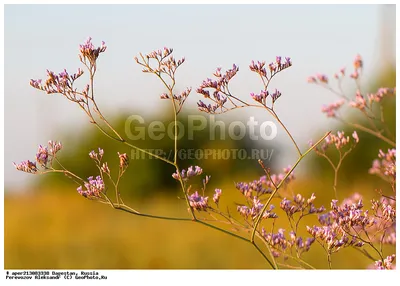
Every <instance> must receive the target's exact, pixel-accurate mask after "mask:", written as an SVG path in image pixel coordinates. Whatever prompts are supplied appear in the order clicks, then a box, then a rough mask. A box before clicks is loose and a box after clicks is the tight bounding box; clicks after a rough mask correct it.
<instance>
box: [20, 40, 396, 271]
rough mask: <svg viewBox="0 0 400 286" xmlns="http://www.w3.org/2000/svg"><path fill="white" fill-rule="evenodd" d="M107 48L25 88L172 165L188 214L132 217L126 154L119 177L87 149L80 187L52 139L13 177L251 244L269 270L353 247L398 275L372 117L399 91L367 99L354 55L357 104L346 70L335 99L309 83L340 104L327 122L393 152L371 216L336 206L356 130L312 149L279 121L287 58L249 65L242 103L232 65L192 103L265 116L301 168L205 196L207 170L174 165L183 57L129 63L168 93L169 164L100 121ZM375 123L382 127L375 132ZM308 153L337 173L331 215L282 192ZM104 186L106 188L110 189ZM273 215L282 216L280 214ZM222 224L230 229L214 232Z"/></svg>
mask: <svg viewBox="0 0 400 286" xmlns="http://www.w3.org/2000/svg"><path fill="white" fill-rule="evenodd" d="M106 50H107V46H106V45H105V43H104V42H102V43H101V45H100V46H99V47H96V46H95V45H94V44H93V43H92V40H91V38H89V39H88V40H87V41H86V42H85V43H84V44H83V45H80V46H79V59H80V62H81V63H82V65H83V67H84V69H85V70H83V69H81V68H79V69H78V71H77V72H76V73H74V74H70V73H68V72H67V71H66V70H64V71H62V72H60V73H55V72H52V71H47V76H48V79H47V80H46V81H44V82H43V81H42V80H33V79H32V80H31V81H30V85H31V86H32V87H33V88H35V89H38V90H41V91H44V92H46V93H48V94H59V95H61V96H63V97H65V98H66V99H67V100H69V101H72V102H74V103H75V104H77V105H78V106H79V107H80V109H82V110H83V111H84V112H85V114H86V115H87V116H88V118H89V122H90V123H92V124H94V125H95V126H96V128H98V129H99V130H100V131H101V132H102V133H103V134H104V135H105V136H107V137H108V138H110V139H112V140H115V141H117V142H119V143H121V144H124V145H126V146H128V147H130V148H133V149H135V150H136V151H139V152H143V153H145V154H147V155H149V156H151V157H153V158H155V159H158V160H161V161H163V162H164V163H166V164H169V165H171V166H173V167H174V169H175V172H174V173H173V174H172V175H171V176H172V179H174V180H176V181H177V183H178V185H179V188H180V190H181V196H182V199H183V200H184V201H185V202H186V207H187V210H188V216H187V217H167V216H161V215H158V214H150V213H142V212H139V211H137V210H136V209H135V207H134V206H128V205H127V204H125V203H124V201H123V199H122V194H121V193H122V192H121V190H120V187H119V182H120V180H121V178H122V177H123V175H124V174H125V173H126V172H128V171H129V170H128V167H129V161H130V159H129V157H128V156H127V154H125V153H123V154H121V153H117V154H116V155H115V160H118V161H119V167H118V170H111V169H110V168H109V165H108V162H105V161H104V159H103V156H104V152H105V151H104V150H103V149H101V148H98V149H97V151H95V150H93V151H90V152H89V153H88V156H89V158H90V159H91V160H92V161H93V163H94V164H95V166H96V167H97V170H98V172H97V173H96V174H93V175H92V176H90V177H89V178H87V179H84V178H81V177H80V176H79V175H78V174H75V173H73V172H72V171H70V170H67V169H66V168H65V167H64V166H63V164H62V162H60V160H59V159H58V158H57V153H58V152H59V151H61V149H62V147H63V146H62V145H61V143H60V142H54V141H49V142H48V146H39V148H38V151H37V154H36V160H35V162H33V161H29V160H27V161H24V162H22V163H19V164H15V163H14V166H15V167H16V169H17V170H19V171H23V172H27V173H32V174H47V173H62V174H64V175H66V176H67V177H69V178H70V179H71V180H73V181H74V182H75V183H76V184H77V189H76V190H77V193H78V194H80V195H81V196H82V197H84V198H86V199H90V200H95V201H98V202H101V203H104V204H107V205H109V206H111V207H112V208H114V209H115V210H119V211H124V212H127V213H129V214H131V215H135V216H143V217H149V218H153V219H164V220H175V221H182V222H192V223H197V224H201V225H203V226H205V227H209V228H212V229H215V230H217V231H220V232H223V233H225V234H228V235H230V236H232V237H234V238H237V239H240V240H241V241H243V242H246V243H248V244H251V245H252V246H253V247H254V248H255V249H256V250H257V251H258V252H259V253H260V255H261V256H262V257H263V258H264V259H265V261H266V263H267V265H268V267H270V268H273V269H279V268H293V267H294V268H307V269H313V268H314V267H313V266H312V265H310V264H309V263H308V262H307V261H305V260H304V259H303V254H304V253H305V252H308V251H309V250H310V248H312V247H317V246H318V245H320V246H321V247H322V248H323V249H324V250H325V252H326V254H327V261H328V265H329V267H331V265H332V264H331V258H332V254H333V253H335V252H338V251H340V250H341V249H343V248H345V247H353V248H356V249H358V250H359V251H360V253H362V254H364V255H365V256H366V257H367V258H368V259H371V260H372V262H373V263H374V265H375V266H374V267H375V268H377V269H392V268H393V267H394V266H393V262H394V259H395V255H394V254H390V255H387V254H384V253H383V250H382V245H383V244H395V242H396V237H395V223H396V207H395V181H396V176H395V174H396V167H395V161H396V154H395V142H394V137H393V136H392V135H391V134H390V132H389V130H388V129H387V128H384V127H382V126H384V125H385V121H384V118H383V113H381V115H380V117H379V116H376V117H375V115H374V111H375V110H376V109H377V106H378V105H380V102H381V100H382V99H383V98H384V97H386V96H391V95H393V94H394V93H395V89H388V88H383V89H380V90H378V92H377V93H375V94H369V95H363V94H362V93H361V91H360V87H359V77H360V74H361V71H362V67H363V62H362V60H361V58H360V57H359V56H358V57H357V58H356V60H355V61H354V72H353V73H352V74H351V75H350V78H352V79H354V80H355V81H356V84H357V86H358V88H359V90H358V91H357V92H356V94H355V97H354V98H353V99H351V98H350V97H348V96H347V95H345V94H344V93H343V92H342V89H341V85H340V83H341V81H342V79H343V78H344V77H345V70H344V69H342V70H341V71H340V73H339V74H338V75H335V79H336V80H337V81H338V82H339V85H338V86H339V91H335V90H333V88H331V87H330V86H329V84H328V82H329V80H328V77H327V76H325V75H317V76H314V77H310V78H309V80H308V81H309V82H311V83H315V84H318V85H322V86H323V87H325V88H328V89H330V90H332V91H334V92H335V93H336V94H337V95H339V96H340V98H341V99H340V101H337V102H335V103H333V104H330V105H328V106H325V107H323V109H322V111H323V112H324V113H326V114H327V116H328V117H332V118H335V119H339V120H341V121H343V122H345V123H347V124H349V125H350V126H352V127H354V128H355V129H358V130H360V131H364V132H368V133H370V134H373V135H375V136H376V137H378V138H380V139H381V140H383V141H384V142H385V143H387V144H389V145H390V148H392V149H389V150H388V151H387V153H385V152H384V151H382V150H379V153H378V154H379V155H378V157H379V159H377V160H376V161H374V163H373V165H372V167H371V169H370V173H371V174H375V175H378V176H380V177H382V178H383V179H384V180H385V181H387V182H389V183H390V184H391V186H392V190H393V195H391V196H384V195H383V194H381V198H380V199H379V200H373V201H372V202H371V209H370V210H365V209H364V204H363V202H362V198H361V197H359V198H356V199H355V198H352V199H348V200H345V201H344V202H343V203H339V201H338V192H337V180H338V171H339V168H340V166H341V164H342V162H343V160H344V159H345V157H346V156H347V155H348V154H349V153H350V152H351V151H352V150H353V149H354V148H356V145H357V143H358V142H359V137H358V134H357V132H356V131H354V132H353V133H352V134H351V135H348V134H345V133H344V132H343V131H338V132H331V131H329V132H326V134H324V135H323V136H322V137H320V138H318V139H317V140H315V143H310V144H309V146H307V145H306V144H299V143H298V142H296V140H295V139H294V138H293V136H292V134H291V133H290V132H289V130H288V129H287V127H286V125H285V124H284V123H283V122H282V121H281V119H280V117H279V115H278V111H277V110H278V100H279V98H280V97H281V96H284V95H283V94H282V93H281V92H280V91H279V90H278V89H274V90H270V88H269V84H270V82H271V81H272V79H273V78H274V77H275V76H277V75H278V74H279V73H281V72H283V71H285V70H287V69H289V68H290V67H291V66H292V60H291V59H290V58H289V57H285V58H282V57H280V56H278V57H276V58H275V61H273V62H271V63H269V64H267V63H266V62H265V61H252V62H251V63H250V65H249V69H250V71H251V72H254V73H255V74H256V76H258V77H259V78H260V87H261V89H259V90H260V91H259V92H251V93H249V95H247V96H244V97H239V96H238V95H235V94H234V93H233V92H232V91H231V90H230V87H229V84H230V82H231V80H234V78H235V77H236V76H237V74H238V72H239V67H238V66H237V65H235V64H233V65H232V68H230V69H228V70H226V71H223V70H222V68H217V69H216V71H215V72H214V74H213V79H212V78H207V79H206V80H203V82H202V84H201V85H200V86H199V87H198V88H197V89H195V90H196V92H197V93H198V94H199V95H201V96H202V97H204V99H203V100H199V101H198V103H197V106H198V109H199V110H200V111H202V112H205V113H209V114H216V113H226V112H228V111H230V110H234V109H238V108H262V109H264V110H265V111H266V112H267V113H268V114H270V116H272V118H273V119H274V120H276V122H278V124H279V125H280V126H281V127H282V129H283V130H284V131H285V132H286V134H287V136H288V137H289V138H290V140H291V142H292V144H293V147H294V148H295V149H296V152H297V155H298V156H297V160H296V161H295V162H292V164H291V165H290V166H288V167H287V168H284V169H283V171H282V172H281V173H277V174H276V173H272V172H271V170H270V169H269V168H267V167H266V166H265V165H264V162H263V161H262V160H259V161H258V163H259V165H260V168H261V170H262V171H263V172H264V173H265V175H263V176H262V177H260V178H258V179H256V180H253V181H250V182H235V183H234V184H233V186H232V189H231V190H222V189H220V188H216V189H214V190H209V189H207V186H208V184H209V182H210V180H211V176H210V175H209V174H206V171H204V170H203V169H202V168H201V167H200V166H186V165H183V166H182V165H181V164H180V163H179V162H178V160H177V154H178V151H179V144H178V143H179V142H178V125H177V118H178V115H179V113H180V112H181V110H182V108H183V107H184V104H185V102H186V99H187V98H188V96H189V95H190V94H191V93H192V87H187V88H186V89H184V90H183V91H182V92H180V93H178V92H176V88H175V87H176V82H177V74H178V70H180V68H181V66H182V65H183V64H184V62H185V58H181V59H176V58H175V57H174V56H173V49H171V48H166V47H165V48H163V49H160V50H157V51H153V52H151V53H148V54H142V53H140V54H139V56H137V57H135V58H134V59H135V61H136V63H137V64H138V65H140V66H141V67H142V69H143V70H142V71H143V72H144V73H148V74H151V75H153V76H156V77H157V78H158V79H159V80H160V82H161V84H162V85H163V86H164V88H165V89H166V91H167V92H165V93H163V94H161V95H160V98H161V99H162V100H169V101H170V102H171V109H172V114H173V116H174V126H173V127H174V128H173V134H174V143H173V144H174V149H173V150H174V152H173V155H174V156H173V160H170V159H168V158H165V157H162V156H160V155H157V154H155V153H152V152H149V151H147V150H145V149H141V148H139V147H137V146H136V145H134V144H131V143H129V142H128V141H127V139H126V138H124V136H123V134H120V133H118V132H117V131H116V129H115V128H114V127H113V126H112V125H111V123H110V122H109V121H108V120H107V119H106V118H105V116H104V115H103V114H102V112H101V110H100V108H99V106H98V105H97V103H96V98H95V92H94V79H95V75H96V71H97V65H98V64H100V62H99V58H100V56H101V55H102V54H103V53H105V52H106ZM84 72H87V73H88V74H89V82H88V83H87V84H86V85H85V87H84V88H83V89H82V90H80V89H77V88H76V87H75V82H76V81H77V80H79V79H80V78H81V76H82V75H83V73H84ZM346 103H347V104H348V106H349V107H350V108H355V109H358V110H359V111H360V112H361V113H362V114H363V115H365V116H366V117H367V118H368V122H369V124H370V125H369V126H364V125H360V124H357V123H350V122H347V121H345V119H343V117H341V116H339V110H340V109H342V108H343V106H344V105H345V104H346ZM378 109H379V108H378ZM380 110H382V107H380ZM378 123H379V124H380V127H378ZM381 127H382V128H383V129H381ZM305 146H306V147H305ZM328 148H334V149H336V150H337V152H338V153H339V160H338V161H337V162H336V161H333V159H332V158H330V157H329V156H328V155H327V153H326V150H327V149H328ZM313 150H314V151H315V152H316V153H317V154H318V155H320V156H322V157H324V158H325V159H326V160H328V162H329V163H330V165H331V166H332V168H333V170H334V172H335V179H334V184H333V188H334V193H335V199H333V200H332V202H331V206H330V210H326V209H325V207H324V206H322V205H319V204H318V203H317V194H315V193H313V194H312V195H311V196H310V197H304V196H303V195H302V194H296V195H294V193H293V194H290V195H288V194H289V193H288V192H285V189H286V188H288V186H289V185H290V184H291V182H292V181H293V180H295V176H294V170H295V168H296V167H297V166H298V165H299V164H300V162H301V161H302V160H303V159H304V157H305V156H307V155H308V154H309V153H310V152H312V151H313ZM194 177H200V178H202V184H201V186H197V185H195V184H193V183H192V181H193V178H194ZM105 178H107V179H108V180H107V182H110V183H106V182H105ZM233 191H235V192H238V193H239V194H240V195H241V198H242V199H241V201H240V202H237V203H236V202H235V203H233V202H232V203H231V204H230V202H224V203H226V204H228V207H227V208H226V209H225V208H222V206H221V201H222V200H224V194H225V193H228V192H233ZM279 213H282V214H283V215H282V216H281V215H280V214H279ZM306 216H314V217H315V221H316V223H317V222H318V223H319V224H316V225H313V226H306V227H304V226H303V224H301V223H300V222H301V221H302V220H303V218H304V217H306ZM285 217H286V218H285ZM284 219H285V220H288V221H289V228H290V229H283V228H277V227H276V224H277V223H278V222H279V221H280V220H284ZM221 223H224V224H226V225H228V226H230V227H231V228H229V229H227V228H224V227H220V226H218V225H219V224H221ZM300 228H302V229H303V230H304V231H303V233H306V234H307V236H304V235H303V236H301V235H300V232H301V231H300ZM232 229H233V230H232ZM385 255H386V256H385ZM288 261H290V262H288Z"/></svg>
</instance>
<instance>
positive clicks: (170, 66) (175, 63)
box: [134, 47, 185, 79]
mask: <svg viewBox="0 0 400 286" xmlns="http://www.w3.org/2000/svg"><path fill="white" fill-rule="evenodd" d="M172 52H173V49H171V48H167V47H164V48H163V49H162V50H158V51H153V52H151V53H149V54H147V55H144V56H143V55H142V54H140V56H141V60H142V61H140V60H139V59H138V57H135V58H134V59H135V61H136V62H137V63H138V64H139V65H141V66H143V67H144V68H143V70H142V72H145V73H154V74H156V75H158V76H161V74H167V75H168V76H169V77H170V78H171V79H172V78H173V77H174V76H175V72H176V70H177V69H178V68H179V66H181V65H182V64H183V63H184V62H185V58H181V59H179V60H176V59H175V58H174V57H173V56H172ZM150 59H153V60H155V61H156V66H155V67H152V66H151V65H150Z"/></svg>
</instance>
